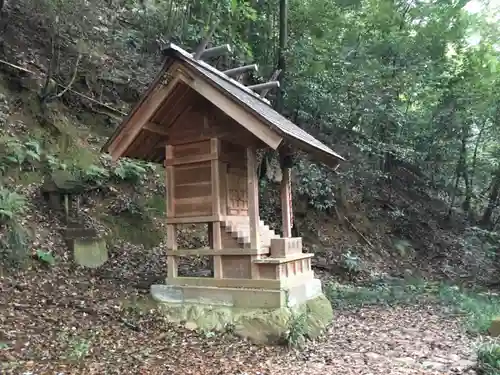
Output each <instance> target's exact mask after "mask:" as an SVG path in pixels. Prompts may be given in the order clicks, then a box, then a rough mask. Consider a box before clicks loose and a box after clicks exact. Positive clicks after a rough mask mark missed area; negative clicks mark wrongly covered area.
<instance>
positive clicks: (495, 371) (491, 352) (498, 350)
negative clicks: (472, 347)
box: [477, 342, 500, 375]
mask: <svg viewBox="0 0 500 375" xmlns="http://www.w3.org/2000/svg"><path fill="white" fill-rule="evenodd" d="M477 370H478V374H482V375H499V374H500V344H498V343H496V342H492V343H486V344H482V345H480V346H479V348H478V349H477Z"/></svg>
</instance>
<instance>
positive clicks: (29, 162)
mask: <svg viewBox="0 0 500 375" xmlns="http://www.w3.org/2000/svg"><path fill="white" fill-rule="evenodd" d="M41 157H42V147H41V145H40V143H39V142H38V141H36V140H30V139H29V140H27V141H22V140H21V139H19V138H13V137H6V138H3V139H1V140H0V171H1V172H2V174H5V173H6V172H7V170H8V169H9V168H10V167H12V166H15V167H17V168H19V169H22V168H24V167H27V166H30V167H31V169H33V168H34V167H35V166H36V165H37V164H38V163H39V162H40V160H41Z"/></svg>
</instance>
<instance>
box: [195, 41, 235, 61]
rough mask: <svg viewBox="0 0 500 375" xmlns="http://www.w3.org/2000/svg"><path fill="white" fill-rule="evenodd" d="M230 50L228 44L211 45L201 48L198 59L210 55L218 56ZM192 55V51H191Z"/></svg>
mask: <svg viewBox="0 0 500 375" xmlns="http://www.w3.org/2000/svg"><path fill="white" fill-rule="evenodd" d="M231 52H232V48H231V46H230V45H229V44H223V45H222V46H216V47H211V48H207V49H205V50H203V51H202V52H201V55H200V57H199V59H201V60H204V59H209V58H210V57H218V56H222V55H225V54H228V53H231ZM193 57H194V53H193Z"/></svg>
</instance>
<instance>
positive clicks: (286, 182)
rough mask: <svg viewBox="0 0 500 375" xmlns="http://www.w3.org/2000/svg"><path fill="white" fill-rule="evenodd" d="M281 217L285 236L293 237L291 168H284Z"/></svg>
mask: <svg viewBox="0 0 500 375" xmlns="http://www.w3.org/2000/svg"><path fill="white" fill-rule="evenodd" d="M280 190H281V219H282V221H283V238H290V237H292V202H291V199H292V191H291V190H292V189H291V169H290V168H283V178H282V179H281V189H280Z"/></svg>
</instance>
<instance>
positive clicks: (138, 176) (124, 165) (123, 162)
mask: <svg viewBox="0 0 500 375" xmlns="http://www.w3.org/2000/svg"><path fill="white" fill-rule="evenodd" d="M148 172H154V167H153V166H152V164H149V163H144V162H141V161H135V160H128V159H120V160H119V161H118V164H117V166H116V167H115V168H114V169H113V171H112V174H113V177H115V179H117V180H118V181H124V182H130V183H133V184H137V183H140V182H141V181H142V180H143V179H144V177H145V176H146V174H147V173H148Z"/></svg>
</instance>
